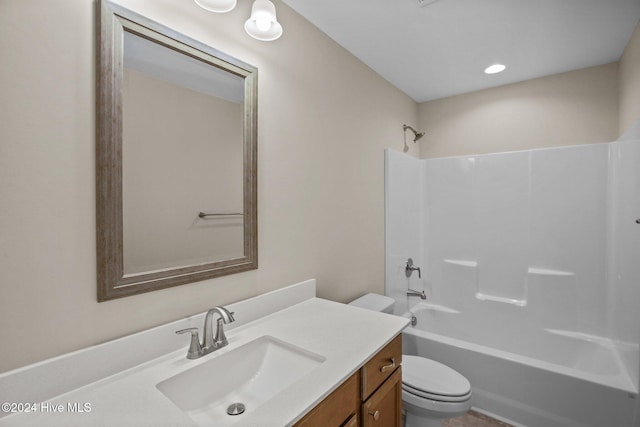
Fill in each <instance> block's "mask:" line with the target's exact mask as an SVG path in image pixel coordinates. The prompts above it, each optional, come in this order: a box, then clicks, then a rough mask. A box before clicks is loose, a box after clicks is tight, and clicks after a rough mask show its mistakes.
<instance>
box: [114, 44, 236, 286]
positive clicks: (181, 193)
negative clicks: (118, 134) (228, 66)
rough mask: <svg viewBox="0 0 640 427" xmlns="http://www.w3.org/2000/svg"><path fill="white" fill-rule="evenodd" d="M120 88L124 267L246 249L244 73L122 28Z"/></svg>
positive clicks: (159, 265) (198, 259) (186, 261)
mask: <svg viewBox="0 0 640 427" xmlns="http://www.w3.org/2000/svg"><path fill="white" fill-rule="evenodd" d="M122 94H123V99H122V107H123V108H122V111H123V135H122V138H123V144H122V153H123V154H122V158H123V226H124V236H123V239H124V241H123V243H124V245H123V250H124V272H125V274H136V273H141V272H145V271H153V270H160V269H163V268H169V267H183V266H186V265H191V264H203V263H207V262H212V261H220V260H225V259H232V258H239V257H241V256H243V255H244V245H243V228H244V227H243V200H242V173H243V144H242V137H243V100H244V79H243V78H241V77H239V76H236V75H233V74H230V73H228V72H226V71H223V70H220V69H218V68H216V67H213V66H212V65H210V64H206V63H204V62H202V61H198V60H196V59H194V58H192V57H189V56H186V55H184V54H181V53H179V52H176V51H175V50H172V49H168V48H166V47H164V46H161V45H159V44H156V43H153V42H151V41H149V40H147V39H144V38H142V37H140V36H137V35H135V34H131V33H125V36H124V75H123V85H122ZM200 213H202V214H203V215H200Z"/></svg>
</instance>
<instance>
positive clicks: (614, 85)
mask: <svg viewBox="0 0 640 427" xmlns="http://www.w3.org/2000/svg"><path fill="white" fill-rule="evenodd" d="M419 115H420V118H419V123H420V129H421V130H423V131H425V132H426V136H425V137H424V138H423V139H422V140H421V141H420V143H419V145H420V150H421V151H420V156H421V157H422V158H429V157H443V156H457V155H466V154H483V153H491V152H501V151H517V150H526V149H531V148H541V147H550V146H563V145H574V144H587V143H595V142H607V141H613V140H615V139H616V138H617V136H618V64H617V63H613V64H608V65H601V66H598V67H592V68H587V69H584V70H578V71H572V72H567V73H562V74H556V75H553V76H549V77H542V78H539V79H534V80H528V81H525V82H521V83H514V84H510V85H506V86H501V87H497V88H492V89H486V90H482V91H478V92H473V93H469V94H463V95H458V96H453V97H450V98H443V99H439V100H435V101H430V102H425V103H422V104H420V105H419Z"/></svg>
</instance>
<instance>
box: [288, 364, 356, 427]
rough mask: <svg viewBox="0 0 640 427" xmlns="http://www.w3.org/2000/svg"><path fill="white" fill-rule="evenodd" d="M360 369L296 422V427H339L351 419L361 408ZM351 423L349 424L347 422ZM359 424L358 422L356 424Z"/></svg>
mask: <svg viewBox="0 0 640 427" xmlns="http://www.w3.org/2000/svg"><path fill="white" fill-rule="evenodd" d="M359 383H360V371H358V372H356V373H355V374H353V375H352V376H351V377H349V379H348V380H346V381H345V382H344V383H342V385H340V387H338V388H337V389H336V390H335V391H334V392H333V393H331V394H330V395H329V396H327V397H326V398H325V399H324V400H323V401H322V402H320V403H319V404H318V405H317V406H316V407H315V408H313V409H312V410H311V412H309V413H308V414H307V415H305V416H304V417H303V418H302V419H301V420H300V421H298V422H297V423H296V424H294V426H295V427H302V426H304V427H339V426H342V425H345V422H347V420H348V421H351V419H350V417H351V416H353V415H357V414H358V412H359V408H360V401H359V400H358V385H359ZM355 419H356V423H357V419H358V418H357V417H355ZM347 425H349V424H347ZM356 425H357V424H356Z"/></svg>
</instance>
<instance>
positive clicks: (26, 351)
mask: <svg viewBox="0 0 640 427" xmlns="http://www.w3.org/2000/svg"><path fill="white" fill-rule="evenodd" d="M121 3H123V4H126V5H127V6H128V7H129V8H131V9H134V10H136V11H138V12H142V13H144V14H146V15H148V16H150V17H151V18H153V19H155V20H157V21H160V22H162V23H164V24H166V25H168V26H171V27H173V28H174V29H176V30H178V31H180V32H182V33H184V34H186V35H188V36H191V37H193V38H195V39H198V40H201V41H203V42H205V43H207V44H210V45H211V46H214V47H216V48H218V49H220V50H222V51H223V52H226V53H228V54H231V55H234V56H236V57H237V58H239V59H240V60H243V61H245V62H248V63H251V64H253V65H255V66H257V67H258V68H259V73H260V74H259V75H260V77H259V81H260V90H259V122H258V132H259V142H258V144H259V149H258V156H259V159H258V180H259V181H258V190H259V197H258V198H259V201H258V205H259V206H258V225H259V251H260V254H259V264H260V267H259V269H258V270H254V271H251V272H246V273H241V274H237V275H232V276H228V277H224V278H218V279H214V280H210V281H206V282H200V283H196V284H191V285H185V286H181V287H177V288H173V289H167V290H163V291H157V292H152V293H148V294H145V295H139V296H135V297H129V298H124V299H120V300H114V301H109V302H104V303H100V304H98V303H97V302H96V279H95V274H96V261H95V184H94V173H95V155H94V145H95V136H94V133H95V130H94V127H95V119H94V115H95V105H94V104H95V91H94V87H95V66H94V63H95V46H94V44H95V28H94V20H95V12H96V4H95V3H94V2H93V1H92V0H58V1H55V2H53V1H48V0H3V1H2V2H0V51H1V52H2V54H3V58H2V61H3V64H4V66H2V67H0V97H1V98H2V102H1V103H0V117H2V126H0V141H2V142H1V144H0V200H1V203H0V236H2V237H1V238H0V286H2V297H1V298H0V342H1V343H2V345H0V371H6V370H8V369H11V368H15V367H19V366H23V365H26V364H28V363H31V362H35V361H38V360H41V359H44V358H47V357H51V356H54V355H58V354H61V353H65V352H68V351H71V350H75V349H78V348H82V347H85V346H88V345H91V344H95V343H99V342H102V341H105V340H109V339H112V338H115V337H118V336H122V335H125V334H129V333H132V332H135V331H139V330H142V329H145V328H148V327H151V326H154V325H158V324H161V323H164V322H167V321H170V320H173V319H177V318H181V317H184V316H187V315H189V314H192V313H196V312H201V311H204V310H206V309H207V308H210V307H212V306H214V305H219V304H227V303H229V302H232V301H237V300H240V299H244V298H247V297H250V296H253V295H257V294H260V293H263V292H265V291H269V290H272V289H276V288H279V287H282V286H284V285H288V284H291V283H294V282H297V281H300V280H304V279H307V278H310V277H316V278H317V279H318V280H319V282H318V284H319V295H320V296H322V297H327V298H331V299H335V300H340V301H347V300H349V299H350V298H353V297H355V296H357V295H359V294H362V293H364V292H369V291H377V292H382V291H383V281H384V270H383V269H384V246H383V245H384V234H383V233H384V212H383V200H384V185H383V176H384V166H383V165H384V161H383V149H384V148H385V147H392V148H395V149H398V150H402V148H403V133H402V126H401V125H402V123H416V122H417V106H416V104H415V103H414V102H413V101H412V100H411V99H410V98H408V97H407V96H405V95H404V94H402V93H401V92H400V91H398V90H397V89H395V88H394V87H392V86H391V85H390V84H389V83H387V82H386V81H385V80H383V79H382V78H381V77H379V76H378V75H376V74H375V73H373V72H372V71H371V70H370V69H369V68H368V67H366V66H365V65H363V64H362V63H361V62H359V61H358V60H357V59H355V58H354V57H353V56H352V55H350V54H349V53H347V52H346V51H345V50H343V49H342V48H341V47H339V46H338V45H337V44H336V43H334V42H332V41H331V40H329V39H328V38H327V37H326V36H325V35H324V34H323V33H321V32H320V31H319V30H317V29H315V28H314V27H312V26H311V25H310V24H309V23H308V22H307V21H306V20H304V19H303V18H301V17H300V16H298V15H297V14H295V13H294V12H292V11H291V9H289V8H288V7H286V6H285V5H284V4H282V3H281V2H280V1H277V0H276V2H275V4H276V7H277V10H278V18H279V20H280V21H281V22H282V24H283V26H284V35H283V37H282V38H281V39H280V40H278V41H276V42H272V43H264V42H259V41H256V40H253V39H251V38H250V37H248V36H247V35H246V34H245V33H244V30H243V24H244V20H245V19H246V18H247V17H248V16H249V14H250V10H249V9H250V7H251V2H239V3H238V7H237V8H236V10H234V11H233V12H231V13H229V14H224V15H218V14H213V13H208V12H206V11H204V10H202V9H200V8H198V7H197V6H196V5H195V4H194V3H193V2H192V1H183V2H176V1H174V0H122V1H121ZM411 149H412V150H415V148H414V147H411ZM237 316H242V313H237Z"/></svg>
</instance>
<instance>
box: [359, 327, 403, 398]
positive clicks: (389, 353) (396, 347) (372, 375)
mask: <svg viewBox="0 0 640 427" xmlns="http://www.w3.org/2000/svg"><path fill="white" fill-rule="evenodd" d="M400 364H402V334H399V335H398V336H397V337H395V338H394V339H393V341H391V342H390V343H389V344H387V346H386V347H384V348H383V349H382V350H380V351H379V352H378V353H377V354H376V355H375V356H373V358H371V360H369V361H368V362H367V363H366V364H365V365H364V366H363V367H362V396H361V397H362V400H363V401H365V400H367V398H368V397H369V396H371V393H373V392H374V391H376V389H377V388H378V387H380V385H381V384H382V383H383V382H384V380H386V379H387V378H388V377H389V376H390V375H391V374H392V373H393V372H394V371H395V370H396V368H397V367H398V366H400Z"/></svg>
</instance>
